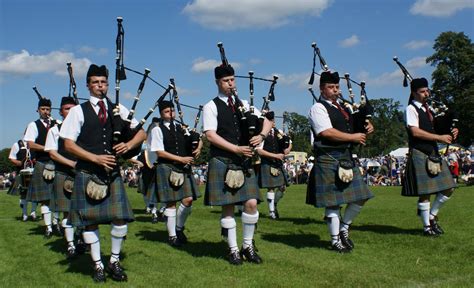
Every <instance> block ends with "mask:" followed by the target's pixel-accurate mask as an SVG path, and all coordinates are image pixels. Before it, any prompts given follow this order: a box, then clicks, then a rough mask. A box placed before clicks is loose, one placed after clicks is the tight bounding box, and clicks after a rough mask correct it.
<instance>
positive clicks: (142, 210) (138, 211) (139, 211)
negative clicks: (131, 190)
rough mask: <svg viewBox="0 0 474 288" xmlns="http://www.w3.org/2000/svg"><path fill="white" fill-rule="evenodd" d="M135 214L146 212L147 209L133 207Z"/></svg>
mask: <svg viewBox="0 0 474 288" xmlns="http://www.w3.org/2000/svg"><path fill="white" fill-rule="evenodd" d="M132 211H133V214H134V215H140V214H146V212H145V209H132Z"/></svg>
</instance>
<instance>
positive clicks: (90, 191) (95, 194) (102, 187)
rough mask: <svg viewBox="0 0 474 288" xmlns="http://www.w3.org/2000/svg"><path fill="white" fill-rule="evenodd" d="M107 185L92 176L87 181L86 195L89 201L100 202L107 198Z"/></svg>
mask: <svg viewBox="0 0 474 288" xmlns="http://www.w3.org/2000/svg"><path fill="white" fill-rule="evenodd" d="M107 189H108V185H107V184H105V183H104V182H103V181H102V180H100V179H99V178H97V177H96V176H92V177H91V178H89V181H87V185H86V193H87V196H89V197H90V198H91V199H94V200H102V199H104V198H105V197H106V196H107Z"/></svg>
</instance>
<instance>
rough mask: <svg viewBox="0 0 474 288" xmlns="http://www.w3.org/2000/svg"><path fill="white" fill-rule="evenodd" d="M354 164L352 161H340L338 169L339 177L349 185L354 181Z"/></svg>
mask: <svg viewBox="0 0 474 288" xmlns="http://www.w3.org/2000/svg"><path fill="white" fill-rule="evenodd" d="M352 168H354V164H353V163H352V161H350V160H340V161H339V165H338V167H337V176H338V177H339V179H340V180H341V181H342V182H344V183H349V182H351V181H352V179H354V171H352Z"/></svg>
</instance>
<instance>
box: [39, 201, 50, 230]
mask: <svg viewBox="0 0 474 288" xmlns="http://www.w3.org/2000/svg"><path fill="white" fill-rule="evenodd" d="M41 215H43V219H44V225H46V229H48V230H49V231H52V228H51V211H50V210H49V207H48V206H46V205H41Z"/></svg>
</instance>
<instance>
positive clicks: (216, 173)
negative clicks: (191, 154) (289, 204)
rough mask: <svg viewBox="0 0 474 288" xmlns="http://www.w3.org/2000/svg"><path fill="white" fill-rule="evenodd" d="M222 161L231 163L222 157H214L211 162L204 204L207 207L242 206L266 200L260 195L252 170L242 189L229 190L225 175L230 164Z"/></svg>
mask: <svg viewBox="0 0 474 288" xmlns="http://www.w3.org/2000/svg"><path fill="white" fill-rule="evenodd" d="M222 160H224V161H227V160H228V161H229V162H227V163H231V162H230V159H225V158H221V157H220V159H217V158H216V157H213V158H211V160H210V161H209V166H208V167H209V168H208V172H207V183H206V193H205V197H204V204H205V205H207V206H213V205H215V206H223V205H229V204H241V203H243V202H245V201H247V200H250V199H256V200H257V202H258V203H260V202H261V201H262V199H264V198H263V197H262V195H261V193H260V189H259V187H258V183H257V182H258V181H257V177H256V175H255V171H254V170H253V169H252V170H251V173H250V176H249V177H248V176H246V177H245V183H244V185H243V186H242V188H240V189H238V190H235V189H229V188H228V187H227V186H226V185H225V174H226V172H227V166H228V164H226V163H224V162H223V161H222Z"/></svg>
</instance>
